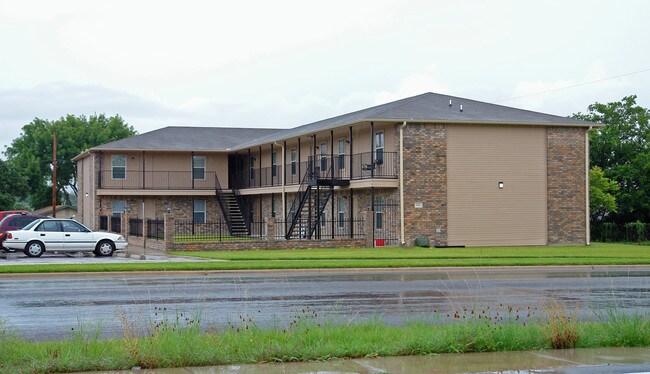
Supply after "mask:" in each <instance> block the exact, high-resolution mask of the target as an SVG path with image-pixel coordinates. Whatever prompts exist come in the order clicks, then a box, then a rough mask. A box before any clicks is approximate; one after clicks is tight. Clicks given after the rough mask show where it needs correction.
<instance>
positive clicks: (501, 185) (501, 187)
mask: <svg viewBox="0 0 650 374" xmlns="http://www.w3.org/2000/svg"><path fill="white" fill-rule="evenodd" d="M499 189H500V190H502V189H503V182H499Z"/></svg>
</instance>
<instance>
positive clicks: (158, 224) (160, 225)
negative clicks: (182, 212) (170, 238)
mask: <svg viewBox="0 0 650 374" xmlns="http://www.w3.org/2000/svg"><path fill="white" fill-rule="evenodd" d="M147 238H153V239H158V240H164V239H165V221H164V220H162V219H150V220H147Z"/></svg>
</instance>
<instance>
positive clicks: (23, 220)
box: [0, 214, 48, 251]
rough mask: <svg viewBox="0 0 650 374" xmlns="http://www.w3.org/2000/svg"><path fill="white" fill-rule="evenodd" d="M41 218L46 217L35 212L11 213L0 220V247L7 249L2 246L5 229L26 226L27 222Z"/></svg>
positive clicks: (13, 229)
mask: <svg viewBox="0 0 650 374" xmlns="http://www.w3.org/2000/svg"><path fill="white" fill-rule="evenodd" d="M42 218H48V217H47V216H39V215H36V214H11V215H8V216H6V217H5V218H3V219H2V220H0V248H2V249H3V250H5V251H7V249H6V248H4V246H3V243H4V241H5V235H6V234H7V231H15V230H20V229H22V228H23V227H25V226H27V225H28V224H29V223H32V222H33V221H36V220H37V219H42Z"/></svg>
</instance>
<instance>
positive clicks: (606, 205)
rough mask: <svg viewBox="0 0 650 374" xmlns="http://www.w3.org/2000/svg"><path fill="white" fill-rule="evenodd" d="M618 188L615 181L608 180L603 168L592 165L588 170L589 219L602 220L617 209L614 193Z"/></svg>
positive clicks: (593, 220)
mask: <svg viewBox="0 0 650 374" xmlns="http://www.w3.org/2000/svg"><path fill="white" fill-rule="evenodd" d="M618 190H619V188H618V184H617V183H616V181H613V180H610V179H609V178H607V177H606V176H605V174H604V173H603V169H601V168H599V167H598V166H594V167H592V168H591V169H590V170H589V210H590V211H591V221H592V222H598V221H602V220H603V219H605V217H607V215H609V214H611V213H615V212H616V210H617V206H616V198H615V197H614V195H613V194H614V193H616V192H617V191H618Z"/></svg>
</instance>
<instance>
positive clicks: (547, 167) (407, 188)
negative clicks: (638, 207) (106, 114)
mask: <svg viewBox="0 0 650 374" xmlns="http://www.w3.org/2000/svg"><path fill="white" fill-rule="evenodd" d="M593 126H598V125H597V124H594V123H590V122H585V121H579V120H575V119H571V118H566V117H559V116H554V115H549V114H543V113H537V112H531V111H526V110H520V109H516V108H510V107H505V106H500V105H494V104H489V103H484V102H479V101H474V100H469V99H463V98H459V97H452V96H448V95H440V94H434V93H425V94H422V95H418V96H414V97H410V98H406V99H402V100H398V101H395V102H391V103H388V104H383V105H379V106H375V107H372V108H367V109H363V110H359V111H356V112H352V113H348V114H344V115H341V116H337V117H333V118H329V119H324V120H322V121H318V122H314V123H310V124H306V125H303V126H298V127H295V128H291V129H261V128H225V127H224V128H219V127H215V128H205V127H166V128H162V129H159V130H155V131H151V132H148V133H144V134H140V135H136V136H133V137H131V138H127V139H122V140H119V141H115V142H112V143H108V144H103V145H100V146H97V147H93V148H91V149H89V150H87V151H85V152H83V153H82V154H80V155H79V156H77V157H76V158H75V160H76V161H77V167H78V180H79V186H78V190H79V199H78V204H77V206H78V217H79V219H80V220H81V221H82V222H83V223H84V224H87V225H89V226H92V227H97V226H98V224H99V217H100V216H102V215H110V214H120V213H122V212H124V211H129V212H130V214H131V215H135V216H139V217H146V218H161V217H162V215H164V214H165V213H170V214H173V215H174V217H176V218H184V219H190V220H193V222H198V223H201V222H205V221H210V220H216V219H223V220H225V221H227V222H228V228H229V230H230V232H231V234H232V235H247V234H250V233H252V232H253V231H255V227H253V226H254V225H255V223H254V222H262V221H263V220H264V219H265V218H267V217H272V216H273V217H276V219H277V221H278V225H279V226H280V230H282V233H283V235H282V236H283V237H284V238H286V239H287V240H294V239H315V240H317V239H318V238H321V237H327V236H329V235H331V236H332V237H334V236H335V235H336V234H337V233H340V232H345V233H346V235H347V233H350V235H353V233H352V232H351V231H353V227H352V223H353V222H354V221H355V220H356V219H358V218H359V217H371V218H372V221H373V222H366V225H367V224H371V225H373V230H375V232H376V234H377V237H378V238H379V237H381V238H385V239H386V240H387V242H386V244H396V245H398V244H402V243H404V244H406V245H412V244H413V242H414V240H415V239H416V238H419V237H427V238H430V239H431V241H432V242H433V243H432V244H436V245H440V246H447V245H448V246H479V245H545V244H568V243H573V244H585V243H588V241H589V227H588V213H589V212H588V209H589V204H588V137H587V132H588V130H589V129H590V128H591V127H593ZM367 211H370V212H372V213H370V214H368V213H365V212H367ZM382 241H383V239H382Z"/></svg>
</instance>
